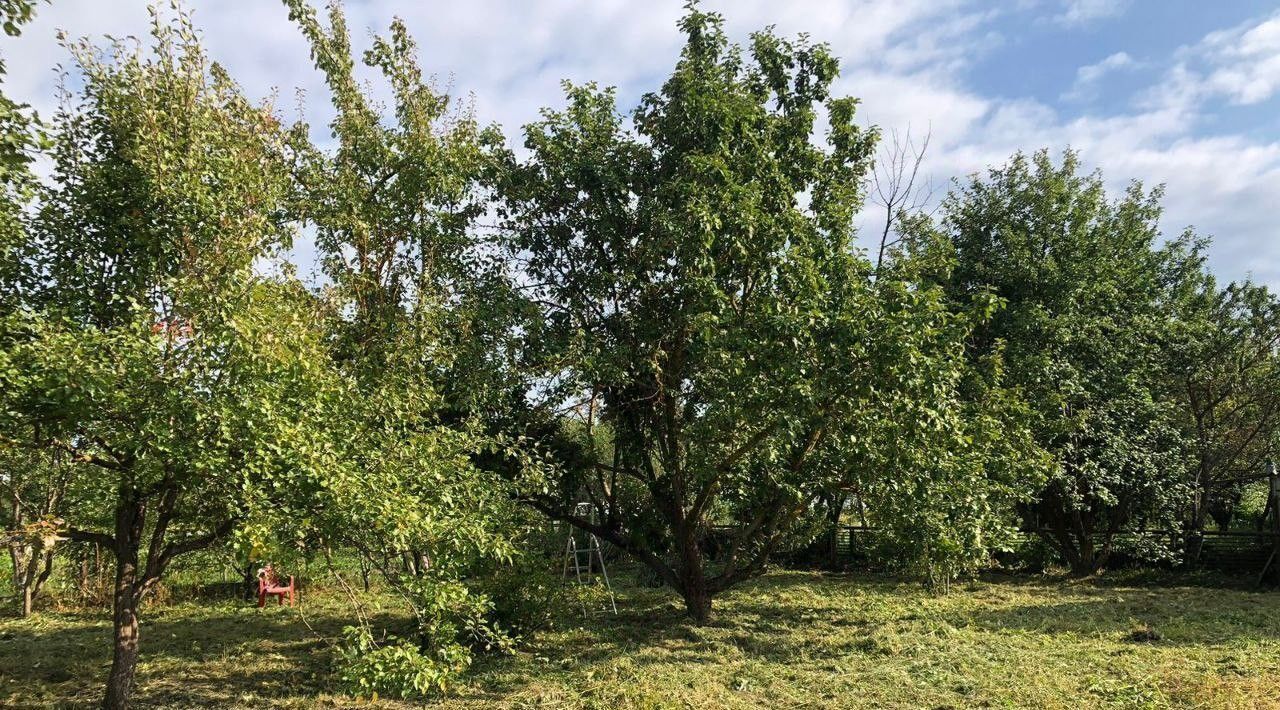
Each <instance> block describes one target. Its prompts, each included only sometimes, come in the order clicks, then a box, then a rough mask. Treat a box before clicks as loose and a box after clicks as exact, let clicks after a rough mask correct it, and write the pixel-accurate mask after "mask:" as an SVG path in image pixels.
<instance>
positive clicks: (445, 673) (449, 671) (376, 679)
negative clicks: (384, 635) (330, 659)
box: [339, 627, 471, 699]
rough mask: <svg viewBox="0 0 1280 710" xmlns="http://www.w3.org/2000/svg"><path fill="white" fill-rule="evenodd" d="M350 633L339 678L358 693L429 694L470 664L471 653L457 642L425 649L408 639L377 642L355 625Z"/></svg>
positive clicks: (447, 684)
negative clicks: (428, 649) (427, 650)
mask: <svg viewBox="0 0 1280 710" xmlns="http://www.w3.org/2000/svg"><path fill="white" fill-rule="evenodd" d="M347 634H348V635H347V641H346V643H345V645H344V646H343V647H342V649H341V651H340V662H341V664H342V665H341V668H340V670H339V678H340V679H341V681H342V683H343V684H344V685H345V686H346V687H347V689H348V690H349V691H350V692H351V693H353V694H354V695H356V696H359V697H365V696H372V697H373V698H374V699H376V698H377V697H378V696H379V695H383V696H387V697H393V698H417V697H429V696H432V695H436V694H439V693H443V692H445V691H446V690H448V689H449V688H450V687H451V686H452V685H453V684H454V683H455V682H457V679H458V676H459V675H460V674H461V673H462V672H463V671H465V670H466V669H467V667H468V666H470V665H471V654H470V653H469V652H468V651H467V649H466V648H464V647H463V646H461V645H458V644H456V643H454V644H448V645H445V646H440V647H436V648H434V649H432V650H431V651H430V652H424V651H423V650H422V649H421V648H419V647H418V646H417V645H416V644H414V643H412V642H409V641H405V640H397V641H392V642H388V643H384V644H381V645H379V644H375V643H374V642H373V640H372V639H371V638H370V637H369V635H368V634H367V633H366V632H364V631H362V630H360V629H356V628H350V627H349V628H348V629H347Z"/></svg>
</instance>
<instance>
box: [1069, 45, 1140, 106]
mask: <svg viewBox="0 0 1280 710" xmlns="http://www.w3.org/2000/svg"><path fill="white" fill-rule="evenodd" d="M1137 65H1138V63H1137V62H1135V61H1134V60H1133V57H1130V56H1129V53H1128V52H1116V53H1115V54H1112V55H1110V56H1108V57H1107V58H1105V59H1103V60H1102V61H1099V62H1095V63H1093V64H1086V65H1085V66H1082V67H1080V68H1079V69H1077V70H1076V80H1075V82H1074V83H1072V85H1071V88H1070V89H1068V90H1067V91H1066V92H1065V93H1063V94H1062V98H1063V99H1065V100H1067V101H1085V100H1088V99H1090V98H1093V97H1094V96H1095V95H1096V94H1097V89H1098V82H1099V81H1101V80H1102V78H1103V77H1105V76H1106V75H1108V74H1111V73H1112V72H1116V71H1119V70H1122V69H1132V68H1134V67H1136V66H1137Z"/></svg>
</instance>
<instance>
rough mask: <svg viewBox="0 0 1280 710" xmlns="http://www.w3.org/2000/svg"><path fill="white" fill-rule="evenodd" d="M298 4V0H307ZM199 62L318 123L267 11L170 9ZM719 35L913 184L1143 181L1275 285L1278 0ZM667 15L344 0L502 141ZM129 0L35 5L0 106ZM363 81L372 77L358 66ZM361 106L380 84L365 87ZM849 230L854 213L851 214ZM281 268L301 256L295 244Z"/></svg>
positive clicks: (126, 22)
mask: <svg viewBox="0 0 1280 710" xmlns="http://www.w3.org/2000/svg"><path fill="white" fill-rule="evenodd" d="M317 1H318V0H317ZM187 5H188V7H190V8H191V9H192V10H193V13H194V17H195V23H196V25H197V26H198V27H199V28H200V29H201V30H202V31H203V33H204V37H205V40H206V44H207V47H208V48H209V51H210V54H211V55H212V56H213V58H214V59H215V60H217V61H219V62H221V63H222V64H223V65H224V66H226V67H227V68H228V69H229V70H230V71H231V73H232V75H233V76H234V77H235V78H236V79H237V80H238V81H239V82H240V84H241V86H242V87H243V88H244V90H245V92H246V93H247V94H248V95H250V96H251V97H254V98H268V97H271V96H273V95H274V96H276V103H277V105H278V106H279V107H280V111H281V113H282V115H283V116H284V117H285V118H289V119H293V118H297V117H299V114H300V113H301V114H302V115H303V116H304V117H305V118H306V119H307V120H308V121H310V122H311V123H312V124H313V125H314V126H323V125H324V124H325V122H326V121H327V120H328V118H329V116H330V115H331V113H330V111H329V110H328V98H327V94H326V93H325V90H324V88H323V84H322V80H321V77H320V75H319V73H318V72H317V71H316V70H315V69H314V68H313V67H312V65H311V62H310V60H309V56H308V49H307V46H306V44H305V42H304V40H303V39H302V37H301V35H300V34H299V32H298V31H297V29H296V28H295V27H294V26H292V25H291V24H290V22H289V20H288V17H287V13H286V11H285V8H284V6H283V5H282V4H281V3H279V2H275V1H274V0H190V1H189V2H188V3H187ZM702 6H703V7H704V8H706V9H711V10H716V11H719V12H722V13H723V14H724V15H725V18H726V26H727V28H728V30H729V32H730V34H731V35H732V37H733V38H734V39H737V40H745V39H746V38H747V37H748V35H749V33H750V32H752V31H754V30H758V29H761V28H763V27H766V26H770V25H772V26H775V28H776V31H777V32H779V33H780V34H784V35H796V34H799V33H808V34H809V35H810V36H811V38H813V39H814V40H818V41H823V42H826V43H828V44H829V45H830V46H831V47H832V48H833V50H834V52H835V54H836V55H837V56H838V57H839V58H840V61H841V69H842V74H841V78H840V79H839V81H838V84H837V87H836V88H837V93H841V94H846V95H852V96H857V97H859V98H860V99H861V100H862V108H861V109H860V120H861V121H863V122H864V123H867V124H872V125H877V126H879V127H880V128H881V129H882V130H883V131H884V132H885V133H886V134H891V133H893V132H895V131H896V132H898V134H899V135H902V134H904V133H905V132H906V131H907V130H910V131H911V132H912V134H913V135H915V136H920V135H922V134H926V133H927V134H929V135H930V142H929V148H928V151H927V153H926V156H925V159H924V163H923V165H922V167H921V173H922V175H924V176H927V177H928V178H929V180H930V181H931V182H932V184H933V185H935V186H936V191H935V192H936V194H938V195H941V194H943V193H945V191H946V190H947V189H948V187H949V186H950V185H951V181H952V180H954V179H963V178H964V177H965V176H967V175H970V174H972V173H974V172H977V171H981V170H984V169H986V168H988V167H991V166H998V165H1000V164H1002V163H1004V162H1006V161H1007V160H1008V158H1009V156H1010V155H1011V154H1012V153H1014V152H1015V151H1017V150H1024V151H1034V150H1036V149H1039V148H1048V149H1049V150H1051V151H1054V152H1059V151H1061V150H1063V149H1065V148H1067V147H1071V148H1074V149H1076V150H1078V151H1080V153H1081V157H1082V159H1083V160H1084V162H1085V164H1086V165H1087V166H1088V167H1089V168H1099V169H1101V170H1102V171H1103V174H1104V176H1105V178H1106V180H1107V183H1108V185H1109V187H1111V188H1112V189H1114V190H1115V191H1116V193H1117V194H1118V192H1119V190H1122V189H1123V188H1124V187H1125V186H1126V185H1127V184H1128V183H1129V181H1131V180H1140V181H1142V182H1143V183H1144V184H1145V185H1148V186H1155V185H1159V184H1163V185H1164V186H1165V189H1166V196H1165V199H1164V205H1165V215H1164V219H1163V221H1162V227H1163V230H1164V232H1165V234H1166V235H1167V236H1176V235H1177V234H1179V233H1181V232H1182V231H1183V230H1184V229H1186V228H1187V227H1194V228H1195V230H1196V231H1197V232H1199V233H1200V234H1203V235H1207V236H1210V237H1212V239H1213V243H1212V246H1211V247H1210V250H1209V263H1210V265H1211V267H1212V268H1213V269H1214V271H1215V272H1216V273H1217V274H1218V275H1219V277H1220V278H1221V279H1224V280H1234V279H1242V278H1246V277H1248V278H1253V279H1254V280H1256V281H1261V282H1263V283H1268V284H1271V285H1272V286H1280V228H1278V227H1277V226H1276V223H1277V219H1276V216H1275V215H1276V210H1277V205H1278V203H1280V5H1278V4H1277V1H1276V0H1003V1H1002V0H996V1H989V0H988V1H977V0H786V1H770V0H704V2H703V3H702ZM682 13H683V0H643V1H639V0H632V1H630V2H626V1H624V0H471V2H459V1H458V0H418V1H410V0H348V2H347V14H348V24H349V25H350V27H351V30H352V34H353V37H354V38H355V39H356V40H357V42H358V44H359V46H360V48H363V47H365V46H368V44H369V40H370V38H371V37H372V36H373V35H374V34H375V33H383V32H385V31H386V28H387V26H388V24H389V23H390V21H391V19H392V18H393V17H397V16H398V17H401V18H402V19H403V20H404V21H405V23H406V24H407V26H408V27H409V30H410V32H411V33H412V34H413V35H414V37H415V38H416V39H417V41H418V43H419V47H420V51H421V55H422V56H421V60H422V64H423V66H424V68H425V69H426V70H427V71H429V72H431V73H433V74H435V75H436V76H437V77H438V78H439V80H440V81H441V82H442V83H443V84H445V85H448V86H450V87H451V90H452V92H453V93H455V94H457V95H460V96H470V97H471V100H472V101H473V102H474V106H475V110H476V112H477V114H478V117H479V118H480V120H481V121H482V122H484V123H491V122H492V123H498V124H500V125H501V126H502V128H503V129H504V131H505V133H506V135H507V137H508V140H509V141H510V142H511V143H512V144H513V145H518V144H519V142H520V140H519V137H520V127H521V126H522V125H524V124H525V123H527V122H529V121H531V120H533V119H535V118H537V114H538V110H539V109H540V108H541V107H544V106H550V107H558V106H561V105H562V104H563V92H562V90H561V88H560V82H561V81H562V80H564V79H569V80H572V81H575V82H584V81H596V82H598V83H600V84H602V85H608V86H616V87H617V88H618V94H619V99H620V101H619V104H620V107H621V108H622V109H623V110H628V109H629V108H630V107H631V106H633V105H634V102H635V100H636V99H637V98H638V97H639V96H640V95H641V94H643V93H644V92H645V91H649V90H652V89H656V88H658V86H659V85H660V84H661V82H662V81H663V79H664V78H665V77H666V76H667V74H668V73H669V72H670V70H671V67H672V65H673V63H674V61H675V58H676V55H677V53H678V52H679V49H680V45H681V36H680V34H679V32H678V31H677V28H676V23H677V21H678V19H679V17H680V16H681V14H682ZM148 22H149V15H148V12H147V2H146V0H53V1H52V4H49V5H41V6H40V7H39V8H38V10H37V16H36V19H35V20H34V21H33V22H32V23H31V24H30V25H28V26H27V27H26V28H25V29H24V33H23V36H21V37H19V38H16V39H15V38H0V54H3V56H4V57H6V59H7V63H8V66H9V76H8V77H7V78H6V79H5V91H6V92H7V93H8V94H9V95H10V96H12V97H13V98H15V99H17V100H20V101H26V102H28V103H30V104H32V105H33V106H34V107H36V108H37V110H39V111H40V112H41V113H42V114H44V115H46V116H47V115H50V114H51V113H52V110H53V108H54V107H55V102H56V92H55V89H56V87H57V77H58V74H57V71H56V70H55V67H56V66H58V65H59V64H63V65H65V64H68V55H67V53H66V51H65V50H64V49H63V48H61V47H60V46H59V44H58V41H57V39H56V33H57V32H58V30H64V31H65V32H66V33H67V34H68V35H69V36H72V37H81V36H87V37H90V38H92V39H95V40H98V41H101V42H105V41H106V40H105V39H104V37H105V36H108V35H110V36H116V37H127V36H131V35H132V36H145V34H146V32H147V27H148ZM368 78H369V79H370V81H371V82H373V81H374V80H375V79H376V77H374V76H373V75H372V73H369V74H368ZM372 85H373V87H374V89H375V91H380V90H381V89H378V87H377V85H376V83H374V84H372ZM869 215H870V208H869V212H868V215H864V219H867V218H869ZM300 258H301V259H303V260H305V259H307V258H309V255H308V254H307V250H306V248H305V247H304V248H303V249H302V251H301V254H300Z"/></svg>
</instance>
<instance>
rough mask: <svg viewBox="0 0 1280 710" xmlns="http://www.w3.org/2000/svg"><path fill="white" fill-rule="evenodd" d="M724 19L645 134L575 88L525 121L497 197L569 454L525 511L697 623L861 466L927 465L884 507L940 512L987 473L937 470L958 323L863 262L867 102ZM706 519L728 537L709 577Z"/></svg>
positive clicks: (810, 50)
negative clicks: (745, 40)
mask: <svg viewBox="0 0 1280 710" xmlns="http://www.w3.org/2000/svg"><path fill="white" fill-rule="evenodd" d="M721 25H722V20H721V18H720V17H719V16H718V15H715V14H711V13H705V12H701V11H699V10H697V9H696V8H693V9H691V10H690V12H689V13H688V14H687V15H686V16H685V18H684V19H683V20H682V22H681V25H680V26H681V29H682V30H683V31H684V33H685V35H686V37H687V42H686V44H685V47H684V50H683V52H682V54H681V56H680V60H679V62H678V63H677V65H676V67H675V70H674V72H673V73H672V75H671V77H670V78H669V79H668V80H667V81H666V83H665V84H664V85H663V87H662V89H661V91H659V92H656V93H652V94H648V95H646V96H645V97H644V98H643V99H642V100H641V103H640V106H639V108H637V109H636V111H635V113H634V132H632V131H628V130H627V129H625V128H624V127H623V120H622V117H620V116H619V115H618V114H617V112H616V109H615V106H614V98H613V92H612V91H607V90H606V91H601V90H598V89H596V87H594V86H593V85H587V86H580V87H579V86H571V85H566V89H567V93H568V101H569V105H568V108H567V109H566V110H564V111H563V112H560V111H550V110H548V111H545V112H544V118H543V120H542V121H540V122H537V123H534V124H532V125H530V126H528V127H527V128H526V141H525V145H526V147H527V148H528V150H529V151H530V157H529V159H528V160H527V161H524V162H516V161H515V160H514V159H512V161H511V164H510V166H509V168H508V171H507V174H506V182H505V183H504V197H505V198H506V200H505V206H504V208H503V210H504V216H505V221H504V226H505V227H506V228H507V230H508V233H509V237H510V253H511V254H512V257H513V259H514V260H516V262H517V263H518V264H519V265H520V266H521V267H522V269H523V275H524V279H525V283H526V292H527V293H528V294H529V295H530V298H531V299H532V300H533V302H534V303H536V304H538V306H539V307H540V309H541V311H542V313H541V318H540V319H539V320H538V323H537V324H536V325H535V326H531V328H532V329H531V332H530V338H529V340H530V342H531V349H530V358H531V360H532V361H533V362H536V363H537V364H538V366H540V367H541V368H543V369H542V373H543V376H544V377H543V379H542V380H541V381H540V382H538V383H537V385H536V386H535V387H534V388H533V389H532V390H531V391H530V392H529V398H530V399H532V400H535V401H538V402H540V403H541V405H540V411H542V412H543V413H544V414H545V415H546V417H547V419H546V420H544V427H543V428H542V429H540V430H539V432H540V433H543V434H545V433H547V432H548V431H557V430H558V432H559V433H560V435H561V437H562V439H561V440H562V443H564V442H565V441H566V440H567V441H568V442H570V443H572V444H573V445H571V446H563V445H562V446H560V447H559V448H557V449H555V450H556V451H557V452H558V453H559V454H560V457H559V470H558V473H557V475H555V476H553V477H552V479H551V480H549V481H547V482H546V483H547V486H546V488H545V489H539V488H538V487H536V486H529V487H528V488H527V489H526V492H527V498H526V500H527V502H528V503H529V504H530V505H532V506H534V507H536V508H537V509H539V510H541V511H543V512H544V513H546V514H547V515H549V516H551V517H552V518H555V519H558V520H563V521H567V522H569V523H571V524H573V525H575V526H577V527H580V528H582V529H585V530H589V531H591V532H593V533H595V534H597V535H599V536H600V537H602V538H603V539H605V540H607V541H609V542H611V543H612V544H614V545H616V546H618V547H619V548H621V549H623V550H625V551H627V552H628V553H630V554H631V555H632V556H633V557H635V558H636V559H638V560H639V561H640V562H642V563H644V564H646V565H647V566H649V567H650V568H651V569H652V570H653V571H654V572H655V574H656V575H657V576H658V578H659V579H661V580H662V581H663V582H664V583H665V584H667V585H668V586H670V587H671V588H672V589H674V590H676V591H677V592H678V593H679V594H680V595H681V596H682V597H683V598H684V602H685V606H686V609H687V611H688V613H689V615H690V616H691V617H692V619H693V620H694V621H695V622H697V623H705V622H706V621H707V620H708V619H709V616H710V612H711V602H712V598H713V597H714V595H715V594H716V593H718V592H720V591H722V590H724V589H727V588H728V587H730V586H732V585H734V584H736V583H738V582H740V581H742V580H744V579H748V578H750V577H752V576H754V575H757V574H760V573H761V572H762V571H763V570H764V569H765V567H766V565H767V564H768V562H769V560H770V557H771V555H772V554H773V553H774V552H775V551H776V550H778V549H779V548H780V547H781V546H782V545H784V544H786V539H787V534H788V532H790V531H792V530H793V529H794V528H795V527H796V526H797V524H798V523H799V521H801V520H802V519H803V518H805V517H807V516H808V515H810V514H811V513H812V512H813V511H814V508H815V502H816V500H817V497H818V496H820V495H823V494H825V493H829V492H830V491H832V490H835V489H837V488H838V487H839V486H841V485H842V482H847V481H848V480H849V478H850V477H851V476H852V475H853V474H852V473H851V472H850V469H849V468H848V464H849V462H853V461H858V460H859V459H860V458H861V459H863V460H865V459H866V458H867V457H869V456H872V455H874V453H873V452H876V451H879V452H882V453H884V459H885V460H886V461H895V462H901V463H906V464H909V465H911V466H916V465H920V464H924V465H925V466H928V467H932V468H931V469H930V471H929V472H927V473H926V472H924V471H922V470H919V469H912V470H911V471H910V472H901V473H900V472H894V473H889V475H890V476H891V477H894V476H899V477H906V476H912V483H911V484H910V485H907V486H895V485H893V484H892V483H886V485H884V486H883V487H882V488H881V489H880V490H881V491H884V492H886V493H891V494H892V495H895V496H899V497H904V498H905V497H911V498H913V499H914V500H916V501H919V502H920V503H921V504H922V505H925V506H928V505H930V504H931V500H930V499H931V497H932V496H933V495H935V494H937V497H938V498H939V499H940V498H944V497H945V496H944V495H943V494H942V491H944V490H946V489H952V490H954V489H956V486H954V485H952V484H953V483H955V481H954V480H953V478H952V477H960V478H962V479H964V480H971V479H972V478H973V477H974V476H977V477H978V478H983V477H985V476H986V473H987V472H986V470H985V468H984V466H983V465H979V466H978V467H977V470H975V468H974V467H973V466H956V467H955V468H950V469H948V468H947V467H946V466H945V465H936V466H935V464H937V461H936V460H931V458H930V455H931V454H936V453H938V449H937V448H936V446H937V444H938V443H939V440H940V439H946V440H947V443H948V444H952V443H956V442H955V441H954V440H953V439H952V437H953V436H963V435H964V434H963V427H962V426H955V427H953V426H950V425H949V424H948V423H946V420H947V418H948V417H950V416H951V415H952V414H953V413H954V411H953V410H951V409H950V407H951V404H953V403H954V402H955V401H956V399H954V397H955V393H956V387H957V382H958V379H959V378H958V376H957V373H959V372H961V371H962V370H963V349H962V348H961V347H960V344H961V343H962V342H963V337H964V334H965V333H966V332H967V327H968V324H967V322H966V320H965V319H964V318H961V317H959V316H956V315H953V314H950V313H948V312H947V309H946V308H945V307H944V304H943V301H942V299H941V298H940V294H939V292H937V291H935V290H927V289H926V290H921V289H917V288H914V287H912V286H910V285H909V284H906V283H904V282H902V281H898V280H895V279H886V280H885V282H884V283H883V285H881V284H880V283H879V282H877V284H876V285H877V288H873V285H872V284H873V279H872V266H871V264H870V263H869V262H868V261H867V260H866V259H865V258H864V257H862V256H861V255H859V254H857V253H855V251H854V248H853V236H854V235H853V231H852V226H851V224H852V220H853V216H854V214H855V213H856V212H857V210H858V208H859V206H860V204H861V200H862V196H863V181H864V178H865V176H866V173H867V170H868V168H869V165H870V158H871V151H872V148H873V146H874V142H875V133H874V131H866V130H862V129H860V128H858V127H857V126H856V124H855V123H854V109H855V107H856V103H857V102H856V101H855V100H853V99H848V98H833V97H831V96H830V93H829V89H830V85H831V82H832V81H833V80H834V79H835V77H836V73H837V63H836V60H835V59H834V57H832V56H831V54H830V51H829V50H828V48H827V47H825V46H823V45H811V44H808V43H807V42H805V41H799V42H791V41H788V40H784V39H781V38H779V37H776V36H775V35H773V34H771V33H770V32H761V33H757V34H755V35H753V37H752V42H751V47H750V51H749V52H744V51H743V50H741V49H740V48H738V47H736V46H732V45H730V44H729V42H728V41H727V39H726V37H725V35H724V32H723V29H722V26H721ZM820 113H821V114H825V116H826V117H827V119H828V121H829V123H830V128H829V130H828V132H827V136H826V147H825V148H820V147H818V145H816V144H815V142H814V141H813V132H814V129H815V123H816V120H817V118H818V116H819V114H820ZM977 310H981V309H977ZM948 362H950V363H951V365H952V366H951V367H948V366H947V365H946V363H948ZM957 363H958V364H959V367H956V366H955V365H956V364H957ZM929 403H934V404H929ZM575 412H576V413H577V417H576V421H568V420H569V419H570V418H572V416H573V413H575ZM934 426H936V427H937V429H938V430H939V431H943V432H945V435H941V436H939V437H938V438H937V439H934V438H931V436H930V435H928V434H926V430H928V429H930V427H934ZM915 446H920V447H922V448H921V449H919V450H913V448H912V447H915ZM891 447H897V450H898V451H899V452H903V453H905V452H908V451H910V452H912V453H911V456H910V457H907V456H901V457H899V456H894V455H891V454H889V453H888V450H889V448H891ZM917 456H918V458H917ZM971 462H972V460H971ZM880 471H882V472H886V473H888V472H887V469H880ZM943 471H945V473H944V472H943ZM917 474H918V475H917ZM579 501H587V502H590V503H591V505H592V506H593V507H594V510H595V515H594V516H591V517H588V516H583V515H579V514H577V513H576V512H575V510H576V503H578V502H579ZM892 517H893V519H894V520H895V522H905V521H906V520H907V519H908V516H906V515H902V516H897V515H893V516H892ZM715 524H720V525H725V526H728V528H729V532H728V534H729V536H730V540H729V541H728V542H727V543H726V544H725V545H724V546H723V548H722V551H721V553H720V554H719V555H718V556H717V557H716V559H714V560H712V559H708V556H707V554H708V553H707V551H708V548H709V541H708V535H709V532H710V529H711V527H712V526H713V525H715ZM957 542H959V541H958V540H957Z"/></svg>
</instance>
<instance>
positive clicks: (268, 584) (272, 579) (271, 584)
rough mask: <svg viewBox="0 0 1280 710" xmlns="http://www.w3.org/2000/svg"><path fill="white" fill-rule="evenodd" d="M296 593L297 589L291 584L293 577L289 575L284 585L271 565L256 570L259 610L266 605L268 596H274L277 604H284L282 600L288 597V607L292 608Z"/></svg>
mask: <svg viewBox="0 0 1280 710" xmlns="http://www.w3.org/2000/svg"><path fill="white" fill-rule="evenodd" d="M297 593H298V588H297V586H296V585H295V584H294V582H293V575H289V581H288V583H284V582H282V581H281V580H280V577H279V576H278V575H277V574H276V571H275V570H274V569H272V567H271V565H267V566H266V567H263V568H262V569H260V570H258V608H259V609H261V608H262V607H264V606H266V605H267V597H269V596H274V597H275V598H276V602H277V603H279V604H284V598H285V597H289V606H293V602H294V599H295V598H296V595H297Z"/></svg>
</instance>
